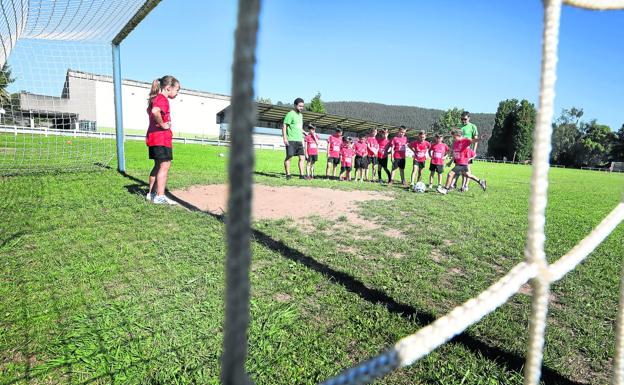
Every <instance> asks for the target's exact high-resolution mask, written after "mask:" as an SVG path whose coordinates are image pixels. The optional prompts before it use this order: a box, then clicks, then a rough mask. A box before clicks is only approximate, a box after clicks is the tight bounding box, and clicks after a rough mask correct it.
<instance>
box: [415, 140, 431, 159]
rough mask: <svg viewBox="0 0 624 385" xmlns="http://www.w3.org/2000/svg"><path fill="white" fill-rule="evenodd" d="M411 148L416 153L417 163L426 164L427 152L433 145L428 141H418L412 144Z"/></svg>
mask: <svg viewBox="0 0 624 385" xmlns="http://www.w3.org/2000/svg"><path fill="white" fill-rule="evenodd" d="M410 147H412V150H413V151H414V160H415V161H416V162H424V161H426V160H427V150H428V149H429V148H430V147H431V144H430V143H429V142H427V141H426V140H423V141H422V142H419V141H417V140H415V141H413V142H412V143H410Z"/></svg>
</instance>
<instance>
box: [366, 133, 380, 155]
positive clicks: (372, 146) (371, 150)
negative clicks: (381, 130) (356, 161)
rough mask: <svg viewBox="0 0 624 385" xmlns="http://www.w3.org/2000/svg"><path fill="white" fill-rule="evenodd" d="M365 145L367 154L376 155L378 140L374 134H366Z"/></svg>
mask: <svg viewBox="0 0 624 385" xmlns="http://www.w3.org/2000/svg"><path fill="white" fill-rule="evenodd" d="M366 145H367V147H368V148H367V152H368V156H377V153H378V152H379V142H378V141H377V138H375V137H374V136H367V137H366Z"/></svg>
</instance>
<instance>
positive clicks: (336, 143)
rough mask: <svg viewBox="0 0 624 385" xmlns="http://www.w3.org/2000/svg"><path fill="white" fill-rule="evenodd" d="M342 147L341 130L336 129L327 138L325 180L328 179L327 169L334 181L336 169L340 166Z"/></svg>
mask: <svg viewBox="0 0 624 385" xmlns="http://www.w3.org/2000/svg"><path fill="white" fill-rule="evenodd" d="M341 147H342V129H341V128H340V127H338V128H336V130H335V131H334V133H333V134H332V135H330V136H329V137H328V138H327V166H326V167H325V178H327V179H329V177H330V176H329V175H330V174H329V169H330V168H331V170H332V171H331V177H332V178H333V179H336V168H337V167H338V165H339V164H340V148H341Z"/></svg>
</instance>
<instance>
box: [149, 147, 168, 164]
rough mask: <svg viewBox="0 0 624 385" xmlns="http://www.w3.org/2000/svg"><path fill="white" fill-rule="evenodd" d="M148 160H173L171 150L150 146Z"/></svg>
mask: <svg viewBox="0 0 624 385" xmlns="http://www.w3.org/2000/svg"><path fill="white" fill-rule="evenodd" d="M148 152H149V158H150V159H154V160H160V161H168V160H173V149H172V148H171V147H165V146H150V147H149V150H148Z"/></svg>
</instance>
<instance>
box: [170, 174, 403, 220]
mask: <svg viewBox="0 0 624 385" xmlns="http://www.w3.org/2000/svg"><path fill="white" fill-rule="evenodd" d="M172 194H173V195H175V196H176V197H177V198H179V199H182V200H184V201H186V202H188V203H191V204H192V205H194V206H196V207H198V208H200V209H201V210H205V211H208V212H211V213H214V214H219V215H220V214H223V213H224V212H225V210H226V208H227V199H228V188H227V185H224V184H215V185H205V186H193V187H190V188H188V189H186V190H176V191H172ZM376 199H379V200H391V199H392V198H391V197H390V196H388V195H385V194H383V193H380V192H375V191H355V190H352V191H341V190H333V189H328V188H314V187H271V186H264V185H260V184H254V187H253V203H252V217H253V219H254V220H261V219H278V218H294V219H296V220H297V221H298V222H301V223H305V221H304V219H305V218H307V217H310V216H312V215H317V216H320V217H321V218H327V219H331V220H338V219H339V218H341V217H346V220H347V221H349V222H350V223H352V224H354V225H356V226H359V228H363V229H376V228H378V225H377V224H375V223H374V222H371V221H369V220H367V219H364V218H361V217H359V216H358V215H357V213H356V211H357V204H356V203H357V202H362V201H368V200H376ZM340 220H343V219H342V218H341V219H340Z"/></svg>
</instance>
